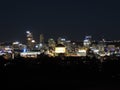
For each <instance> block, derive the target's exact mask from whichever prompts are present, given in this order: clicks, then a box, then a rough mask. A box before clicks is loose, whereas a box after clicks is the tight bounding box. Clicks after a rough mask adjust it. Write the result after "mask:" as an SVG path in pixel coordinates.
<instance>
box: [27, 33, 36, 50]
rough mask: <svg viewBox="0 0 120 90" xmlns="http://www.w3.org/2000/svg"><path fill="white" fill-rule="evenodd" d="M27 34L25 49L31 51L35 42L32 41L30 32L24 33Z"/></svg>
mask: <svg viewBox="0 0 120 90" xmlns="http://www.w3.org/2000/svg"><path fill="white" fill-rule="evenodd" d="M26 34H27V48H28V49H29V50H31V49H33V47H34V44H35V40H34V39H33V35H32V33H31V32H30V31H26Z"/></svg>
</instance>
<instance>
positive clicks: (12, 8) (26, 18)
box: [0, 0, 120, 41]
mask: <svg viewBox="0 0 120 90" xmlns="http://www.w3.org/2000/svg"><path fill="white" fill-rule="evenodd" d="M117 1H119V0H117ZM26 30H30V31H31V32H33V34H34V38H35V39H36V40H38V39H39V34H40V33H43V34H44V36H45V38H46V39H48V38H50V37H52V38H55V39H57V38H58V37H59V36H61V37H66V38H67V39H72V40H81V39H83V38H84V36H85V35H92V37H93V39H100V38H102V37H105V38H106V39H120V5H119V2H116V1H115V0H113V1H110V0H108V1H105V0H103V1H102V0H94V1H92V0H78V1H76V0H63V1H62V0H54V1H53V0H28V1H25V0H23V1H22V0H2V1H0V41H9V40H12V41H14V40H20V41H25V35H26V34H25V31H26Z"/></svg>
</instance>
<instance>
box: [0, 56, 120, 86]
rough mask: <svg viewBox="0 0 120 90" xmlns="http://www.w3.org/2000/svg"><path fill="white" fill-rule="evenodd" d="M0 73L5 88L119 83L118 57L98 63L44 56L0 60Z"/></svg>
mask: <svg viewBox="0 0 120 90" xmlns="http://www.w3.org/2000/svg"><path fill="white" fill-rule="evenodd" d="M0 67H1V68H0V71H1V73H4V74H5V76H4V77H5V79H4V81H5V80H6V83H5V85H7V86H8V87H29V86H32V87H39V86H42V85H43V84H44V85H54V84H55V85H73V86H77V87H78V86H81V87H84V86H89V87H91V86H98V87H100V86H115V87H118V86H119V85H118V84H119V82H120V58H117V59H116V58H107V59H105V60H103V61H102V62H101V60H98V59H96V58H94V57H93V58H89V57H56V58H53V57H47V56H41V57H39V58H37V59H31V58H26V59H25V58H15V59H14V60H5V59H3V58H2V57H0Z"/></svg>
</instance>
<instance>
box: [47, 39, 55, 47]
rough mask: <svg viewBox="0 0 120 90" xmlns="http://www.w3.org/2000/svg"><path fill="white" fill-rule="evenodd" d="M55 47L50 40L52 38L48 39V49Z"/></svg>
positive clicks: (52, 40) (53, 42)
mask: <svg viewBox="0 0 120 90" xmlns="http://www.w3.org/2000/svg"><path fill="white" fill-rule="evenodd" d="M55 45H56V43H55V41H54V39H52V38H50V39H48V46H49V47H50V48H53V49H54V48H55Z"/></svg>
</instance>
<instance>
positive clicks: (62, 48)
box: [55, 44, 66, 56]
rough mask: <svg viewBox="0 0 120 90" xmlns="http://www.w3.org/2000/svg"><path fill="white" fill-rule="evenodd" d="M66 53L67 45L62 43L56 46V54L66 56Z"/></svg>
mask: <svg viewBox="0 0 120 90" xmlns="http://www.w3.org/2000/svg"><path fill="white" fill-rule="evenodd" d="M65 54H66V47H65V46H64V45H62V44H58V45H57V46H56V47H55V56H59V55H63V56H65Z"/></svg>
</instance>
